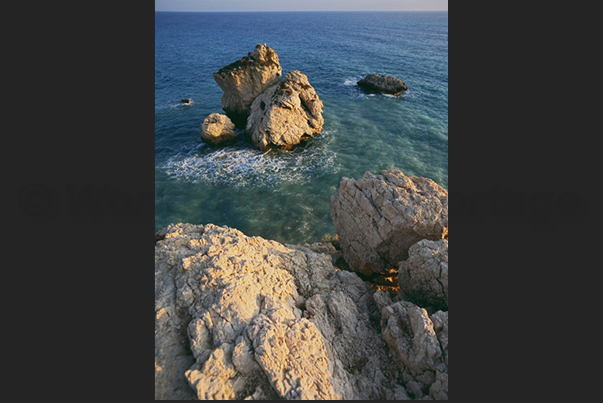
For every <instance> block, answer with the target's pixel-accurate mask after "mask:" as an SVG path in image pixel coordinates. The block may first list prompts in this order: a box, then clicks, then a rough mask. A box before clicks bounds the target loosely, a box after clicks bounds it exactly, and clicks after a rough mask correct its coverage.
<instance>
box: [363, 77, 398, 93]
mask: <svg viewBox="0 0 603 403" xmlns="http://www.w3.org/2000/svg"><path fill="white" fill-rule="evenodd" d="M357 84H358V86H359V87H361V88H362V89H365V90H367V91H376V92H383V93H385V94H399V93H400V92H402V91H406V90H407V89H408V87H407V86H406V83H405V82H404V81H402V80H400V79H398V78H396V77H391V76H379V74H368V75H367V76H366V77H364V78H363V79H362V80H360V81H358V83H357Z"/></svg>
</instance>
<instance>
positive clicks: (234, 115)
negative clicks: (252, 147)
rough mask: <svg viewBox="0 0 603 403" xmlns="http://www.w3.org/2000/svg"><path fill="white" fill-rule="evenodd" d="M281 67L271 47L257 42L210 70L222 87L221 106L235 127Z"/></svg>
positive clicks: (274, 80)
mask: <svg viewBox="0 0 603 403" xmlns="http://www.w3.org/2000/svg"><path fill="white" fill-rule="evenodd" d="M281 74H282V69H281V66H280V64H279V60H278V56H277V54H276V52H275V51H274V49H272V48H270V47H268V46H266V45H261V44H257V45H256V47H255V49H254V50H253V51H251V52H249V53H248V54H247V56H245V57H243V58H242V59H240V60H237V61H236V62H234V63H231V64H229V65H228V66H225V67H223V68H221V69H220V70H219V71H217V72H216V73H214V74H213V76H214V80H216V83H218V85H219V86H220V88H222V90H223V91H224V94H223V95H222V100H221V104H222V109H223V110H224V111H225V112H226V114H227V115H228V116H229V117H230V118H231V120H232V121H233V122H234V123H235V125H236V126H237V127H239V128H240V129H244V128H245V124H246V122H247V116H248V115H249V108H250V106H251V103H252V102H253V100H254V99H255V98H256V97H257V96H258V95H260V94H261V93H262V92H264V90H265V89H266V88H268V87H271V86H273V85H275V84H277V83H278V82H280V81H281Z"/></svg>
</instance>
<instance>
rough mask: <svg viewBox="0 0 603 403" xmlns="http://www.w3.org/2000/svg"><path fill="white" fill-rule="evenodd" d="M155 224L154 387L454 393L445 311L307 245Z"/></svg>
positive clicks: (185, 394) (358, 395)
mask: <svg viewBox="0 0 603 403" xmlns="http://www.w3.org/2000/svg"><path fill="white" fill-rule="evenodd" d="M159 235H160V237H159V238H160V239H159V240H157V242H156V244H155V284H156V289H155V295H156V308H155V309H156V322H155V349H156V352H155V398H156V399H190V398H198V399H273V400H274V399H281V398H284V399H379V400H390V399H400V400H407V399H409V398H420V397H423V396H425V397H426V398H429V397H432V398H442V397H443V396H444V394H446V396H447V390H448V389H447V377H444V375H445V374H446V373H447V364H446V363H447V356H446V354H447V314H443V313H440V312H436V313H435V314H434V315H432V317H427V316H426V314H425V312H424V310H422V309H421V308H418V307H416V306H415V305H413V304H412V303H410V302H406V301H397V300H391V299H389V294H385V293H382V292H377V293H373V292H371V290H370V287H369V286H368V285H367V284H366V283H365V282H364V281H362V280H361V279H360V278H359V277H358V276H357V275H356V274H355V273H352V272H348V271H341V270H337V269H335V268H334V267H333V265H332V264H331V258H330V256H328V255H325V254H319V253H315V252H313V251H312V250H310V249H308V248H306V247H302V246H293V245H286V246H285V245H282V244H279V243H277V242H274V241H269V240H265V239H262V238H259V237H248V236H245V235H244V234H243V233H241V232H240V231H238V230H235V229H232V228H228V227H218V226H215V225H212V224H207V225H205V226H201V225H190V224H176V225H170V226H168V227H167V228H166V229H164V230H162V231H160V233H159ZM434 318H435V319H434ZM382 329H384V331H383V336H382V335H381V330H382ZM386 334H387V336H386ZM440 335H441V337H440ZM444 341H445V343H446V353H445V352H444V351H443V350H442V349H440V347H439V346H442V345H444V344H443V343H444ZM437 342H440V343H442V344H437ZM434 343H435V344H434ZM436 344H437V345H436ZM407 347H408V348H407ZM442 374H444V375H442ZM446 376H447V375H446ZM427 396H429V397H427Z"/></svg>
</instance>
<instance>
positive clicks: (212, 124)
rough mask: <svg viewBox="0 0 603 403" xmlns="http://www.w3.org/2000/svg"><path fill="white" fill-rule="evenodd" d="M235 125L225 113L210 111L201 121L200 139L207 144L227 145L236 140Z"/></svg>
mask: <svg viewBox="0 0 603 403" xmlns="http://www.w3.org/2000/svg"><path fill="white" fill-rule="evenodd" d="M234 128H235V125H234V123H232V121H231V120H230V119H229V118H228V116H226V115H222V114H220V113H211V114H209V115H208V116H207V117H206V118H205V120H203V122H202V123H201V128H200V134H201V139H202V140H203V141H205V142H206V143H208V144H211V145H214V146H217V145H227V144H230V143H233V142H235V141H236V140H237V134H236V133H235V131H234Z"/></svg>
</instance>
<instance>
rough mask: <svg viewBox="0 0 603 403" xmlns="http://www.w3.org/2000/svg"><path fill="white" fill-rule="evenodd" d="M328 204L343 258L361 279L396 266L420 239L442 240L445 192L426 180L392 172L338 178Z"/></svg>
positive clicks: (445, 228) (445, 223)
mask: <svg viewBox="0 0 603 403" xmlns="http://www.w3.org/2000/svg"><path fill="white" fill-rule="evenodd" d="M331 205H332V208H331V219H332V220H333V225H334V226H335V231H336V232H337V235H338V236H339V242H340V243H341V249H342V252H343V257H344V259H345V261H346V262H347V264H348V265H349V267H350V269H351V270H353V271H357V272H361V273H363V274H366V275H370V274H373V273H387V272H388V270H389V269H391V268H393V267H398V263H399V262H400V261H401V260H406V259H407V258H408V249H409V248H410V247H411V246H412V245H413V244H414V243H416V242H418V241H420V240H422V239H428V240H433V241H437V240H440V239H442V238H445V237H447V236H448V192H447V191H446V189H444V188H442V187H441V186H439V185H438V184H437V183H435V182H434V181H433V180H431V179H429V178H420V177H413V176H410V177H409V176H406V175H404V173H402V172H401V171H398V170H384V171H381V174H377V175H375V174H372V173H370V172H367V173H365V174H364V177H362V178H361V179H359V180H354V179H351V178H346V177H343V178H342V179H341V182H340V185H339V191H338V193H337V194H335V195H333V196H331Z"/></svg>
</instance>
